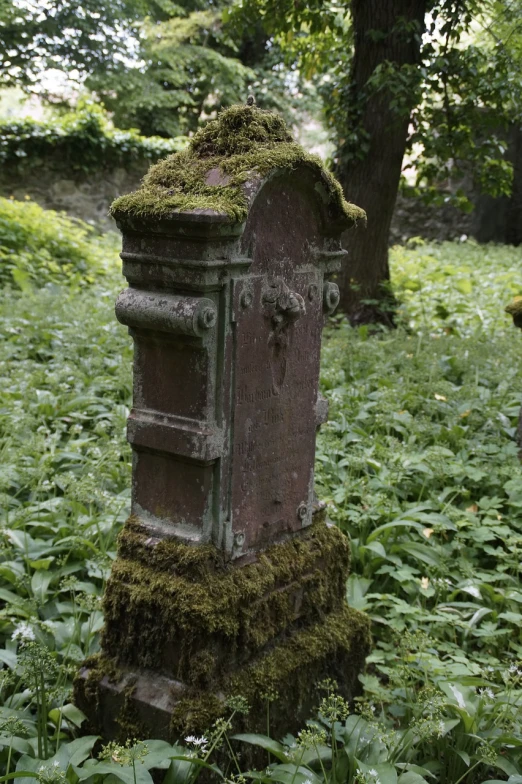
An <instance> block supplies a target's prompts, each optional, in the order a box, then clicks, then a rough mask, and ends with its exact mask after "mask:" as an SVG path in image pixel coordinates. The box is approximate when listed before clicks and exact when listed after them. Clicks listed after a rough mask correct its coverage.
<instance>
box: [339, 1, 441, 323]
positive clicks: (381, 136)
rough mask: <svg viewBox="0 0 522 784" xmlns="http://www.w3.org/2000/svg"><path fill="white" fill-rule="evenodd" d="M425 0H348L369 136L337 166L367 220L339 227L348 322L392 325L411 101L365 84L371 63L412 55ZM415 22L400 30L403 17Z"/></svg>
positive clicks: (405, 61) (357, 91)
mask: <svg viewBox="0 0 522 784" xmlns="http://www.w3.org/2000/svg"><path fill="white" fill-rule="evenodd" d="M425 11H426V0H352V19H353V29H354V37H355V51H354V59H353V63H352V71H351V76H352V79H351V83H352V91H353V92H352V100H353V102H354V103H353V105H357V103H359V102H360V105H361V106H362V110H361V114H360V123H361V127H362V129H363V131H364V132H365V133H366V134H367V137H368V141H369V149H368V152H367V153H366V154H365V155H364V157H363V158H359V159H357V158H354V156H352V157H351V160H350V161H349V162H348V163H347V164H345V165H344V166H342V165H341V166H340V168H339V171H338V176H339V179H340V181H341V183H342V185H343V188H344V192H345V194H346V197H347V199H349V200H350V201H352V202H354V203H355V204H357V205H358V206H359V207H362V208H363V209H364V210H366V214H367V217H368V224H367V228H366V229H365V228H364V227H359V228H357V229H353V230H351V231H349V232H346V233H345V235H344V237H343V242H344V247H345V248H347V250H348V251H349V254H350V255H349V259H348V263H347V264H346V266H345V269H344V271H343V273H342V275H341V276H340V278H339V285H340V289H341V303H340V306H341V308H342V309H343V310H344V311H345V312H346V313H347V314H348V316H349V318H350V320H351V322H352V323H353V324H364V323H375V322H380V323H384V324H387V325H389V326H391V325H393V313H394V305H395V300H394V298H393V295H392V293H391V288H390V270H389V265H388V242H389V233H390V224H391V220H392V215H393V210H394V207H395V200H396V198H397V191H398V188H399V180H400V175H401V167H402V159H403V156H404V151H405V147H406V140H407V135H408V125H409V117H410V111H411V108H413V104H412V105H411V106H407V107H406V108H405V107H404V106H403V107H401V109H402V111H401V112H400V113H399V112H397V110H396V109H395V108H394V107H393V105H392V101H393V97H394V96H393V92H392V91H391V90H390V89H389V88H387V87H383V88H381V89H380V90H378V91H374V90H372V91H370V93H369V94H368V96H367V97H364V95H363V94H364V92H365V90H366V89H367V88H366V83H367V81H368V79H369V78H370V77H371V75H372V74H373V73H374V71H375V69H376V68H377V67H378V66H379V65H381V64H382V63H385V62H390V63H393V64H394V65H396V66H403V65H415V64H416V63H418V62H419V54H420V38H421V35H422V32H423V30H424V16H425ZM404 22H405V23H411V22H416V23H417V25H416V26H415V25H414V26H413V28H414V29H411V27H412V26H411V25H410V26H409V27H408V29H407V30H405V29H404V26H405V25H404V24H403V23H404Z"/></svg>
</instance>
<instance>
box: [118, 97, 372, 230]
mask: <svg viewBox="0 0 522 784" xmlns="http://www.w3.org/2000/svg"><path fill="white" fill-rule="evenodd" d="M298 164H307V165H308V166H310V167H311V168H312V169H313V170H315V172H316V173H317V175H318V176H320V177H321V178H322V181H323V183H324V187H325V190H326V194H327V198H328V200H329V202H330V204H331V206H332V207H333V208H334V209H335V211H336V213H337V214H338V215H339V217H344V218H349V219H350V222H349V224H348V225H352V224H353V223H356V222H357V221H359V220H360V221H361V222H362V221H364V219H365V214H364V212H363V210H361V209H359V207H357V206H356V205H354V204H349V203H348V202H347V201H346V200H345V198H344V196H343V192H342V189H341V186H340V184H339V183H338V182H337V180H335V178H334V177H333V176H332V175H331V174H330V172H328V171H327V170H326V169H325V168H324V167H323V164H322V162H321V159H320V158H319V157H318V156H316V155H310V154H308V153H306V152H305V151H304V149H303V148H302V147H301V145H299V144H297V142H294V141H293V140H292V135H291V134H290V131H289V129H288V128H287V126H286V124H285V122H284V120H283V118H282V117H280V116H279V115H278V114H276V113H275V112H268V111H265V110H264V109H259V108H257V107H256V106H254V105H252V106H244V105H236V106H230V107H229V108H228V109H223V111H221V112H220V113H219V114H218V116H217V119H215V120H210V122H208V123H207V125H206V126H205V127H204V128H200V130H199V131H198V132H197V133H196V134H195V135H194V137H193V138H192V139H191V141H190V144H189V147H188V149H187V150H186V151H183V152H180V153H177V154H176V155H171V156H169V157H168V158H166V159H165V160H163V161H160V163H158V164H156V166H153V167H152V168H151V169H150V171H149V172H148V173H147V175H146V176H145V177H144V178H143V184H142V186H141V188H140V189H139V190H138V191H135V192H134V193H129V194H126V195H125V196H120V197H119V198H118V199H116V201H115V202H114V203H113V204H112V207H111V213H112V214H113V215H122V214H123V215H124V214H128V215H165V214H169V213H172V212H173V211H174V210H176V211H184V210H185V211H186V210H194V209H209V210H214V211H215V212H218V213H224V214H225V215H228V216H229V218H230V219H232V220H236V221H242V220H244V219H245V218H246V216H247V214H248V207H249V205H248V199H247V196H246V194H245V192H244V188H243V185H244V184H245V182H247V181H248V180H249V179H250V180H252V179H253V178H254V177H260V178H262V177H265V176H267V175H268V174H269V173H270V172H271V171H273V170H274V169H277V168H281V169H292V168H294V167H295V166H297V165H298ZM216 173H217V176H216V177H214V178H213V181H212V179H211V178H212V174H216ZM209 180H210V181H209Z"/></svg>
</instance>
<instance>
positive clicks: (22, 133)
mask: <svg viewBox="0 0 522 784" xmlns="http://www.w3.org/2000/svg"><path fill="white" fill-rule="evenodd" d="M183 146H184V139H182V138H176V139H170V140H167V139H162V138H160V137H148V138H147V137H144V136H140V134H139V133H138V132H137V131H136V130H132V129H131V130H128V131H122V130H120V129H118V128H114V127H113V126H112V124H111V123H110V122H109V119H108V117H107V114H106V113H105V112H104V111H103V109H102V108H101V107H100V106H99V105H97V104H95V103H93V102H89V101H87V102H83V103H80V104H79V107H78V109H77V110H76V111H74V112H70V113H68V114H65V115H63V117H61V118H59V119H57V120H54V121H52V122H38V121H37V120H31V119H24V120H18V121H14V122H13V121H9V122H2V123H0V163H2V164H3V165H4V166H8V167H12V168H15V169H17V170H19V171H22V172H23V170H24V167H26V166H30V167H34V166H35V165H36V164H37V163H38V161H42V160H44V161H46V162H47V163H50V164H51V165H53V166H54V167H56V168H62V169H64V170H68V171H71V170H72V171H83V172H96V171H100V169H102V168H114V167H117V166H124V165H127V166H128V165H129V162H130V161H132V160H152V161H154V160H157V159H158V158H161V157H162V156H163V155H167V154H168V153H171V152H175V151H177V150H180V149H182V147H183Z"/></svg>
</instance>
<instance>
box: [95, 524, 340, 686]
mask: <svg viewBox="0 0 522 784" xmlns="http://www.w3.org/2000/svg"><path fill="white" fill-rule="evenodd" d="M349 560H350V553H349V546H348V541H347V539H346V537H345V536H343V534H341V532H340V531H338V530H337V529H336V528H335V527H332V526H327V525H326V523H325V522H324V521H320V522H316V523H315V524H313V525H312V526H310V528H308V529H307V530H306V532H304V533H303V534H301V535H300V536H298V537H295V538H292V539H290V540H288V541H286V542H283V543H280V544H276V545H273V546H272V547H270V548H268V549H267V550H265V551H264V552H263V553H261V554H260V555H259V556H258V557H257V560H256V561H255V562H254V563H250V564H247V565H243V566H240V565H237V564H234V563H232V564H230V563H229V564H226V563H225V562H224V561H223V559H222V556H221V554H220V552H219V551H218V550H217V549H216V548H214V547H213V546H212V545H207V546H203V547H194V546H191V545H186V544H183V543H181V542H178V541H173V540H170V541H167V540H163V541H160V542H157V540H156V541H155V543H153V544H151V539H150V537H149V535H148V533H146V532H145V531H144V530H143V529H142V528H141V527H140V524H139V521H137V520H135V519H134V518H131V519H130V520H129V521H128V522H127V524H126V526H125V529H124V530H123V532H122V534H121V536H120V541H119V553H118V559H117V560H116V562H115V564H114V566H113V570H112V575H111V578H110V580H109V583H108V586H107V591H106V595H105V600H104V610H105V619H106V627H105V633H104V636H103V643H102V646H103V650H104V652H105V654H106V655H107V656H108V657H109V658H111V659H112V660H113V661H114V662H115V663H117V664H118V666H126V667H133V668H134V667H138V668H139V669H150V670H154V671H156V672H160V673H162V674H163V675H165V676H166V677H168V678H174V679H176V680H180V681H183V682H184V683H187V684H189V685H191V686H198V687H202V688H208V687H209V686H210V685H211V684H212V683H213V682H215V680H216V677H217V675H218V674H220V673H222V672H223V671H226V672H230V671H233V670H235V669H237V668H238V667H241V666H243V665H244V664H245V663H246V662H248V661H249V660H250V658H251V657H252V656H255V655H256V654H257V653H258V652H259V651H261V650H263V649H264V648H265V647H266V646H267V645H273V644H274V642H275V641H276V640H279V639H282V638H283V637H284V636H285V635H288V634H289V633H292V632H293V631H295V630H296V629H301V628H304V627H305V626H308V625H310V624H312V623H315V622H317V621H318V620H320V619H321V618H323V617H325V616H326V615H327V614H329V613H331V612H335V611H337V610H339V609H340V608H341V606H342V603H343V600H344V593H345V584H346V579H347V576H348V571H349Z"/></svg>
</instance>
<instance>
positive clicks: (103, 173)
mask: <svg viewBox="0 0 522 784" xmlns="http://www.w3.org/2000/svg"><path fill="white" fill-rule="evenodd" d="M150 163H151V162H150V160H141V161H132V163H131V164H130V165H129V166H128V167H126V168H123V167H121V166H116V167H114V168H112V169H104V168H100V170H99V171H98V172H88V173H86V172H81V171H80V172H75V171H69V172H67V171H65V170H64V168H63V166H56V167H53V166H51V165H49V161H46V162H43V163H42V164H40V165H37V166H34V167H31V170H30V171H26V172H24V176H23V177H20V176H19V175H18V174H17V173H16V172H10V171H8V170H7V171H6V170H4V171H0V196H6V197H10V196H13V198H15V199H17V200H20V201H23V200H24V199H25V198H27V197H29V198H30V199H32V200H33V201H36V202H37V203H38V204H40V205H41V206H42V207H44V208H45V209H49V210H57V211H62V210H63V211H65V212H67V213H68V214H69V215H72V216H73V217H75V218H82V220H85V221H87V222H88V223H92V224H94V225H96V226H97V227H99V228H101V229H103V230H107V229H116V225H115V223H114V220H113V219H112V218H111V217H110V215H109V214H108V211H109V206H110V204H111V202H112V201H113V200H114V199H115V198H116V197H117V196H121V195H122V194H123V193H129V192H130V191H132V190H135V189H136V188H137V187H138V185H139V183H140V180H141V178H142V177H143V175H144V174H145V172H146V171H147V169H148V168H149V166H150Z"/></svg>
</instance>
